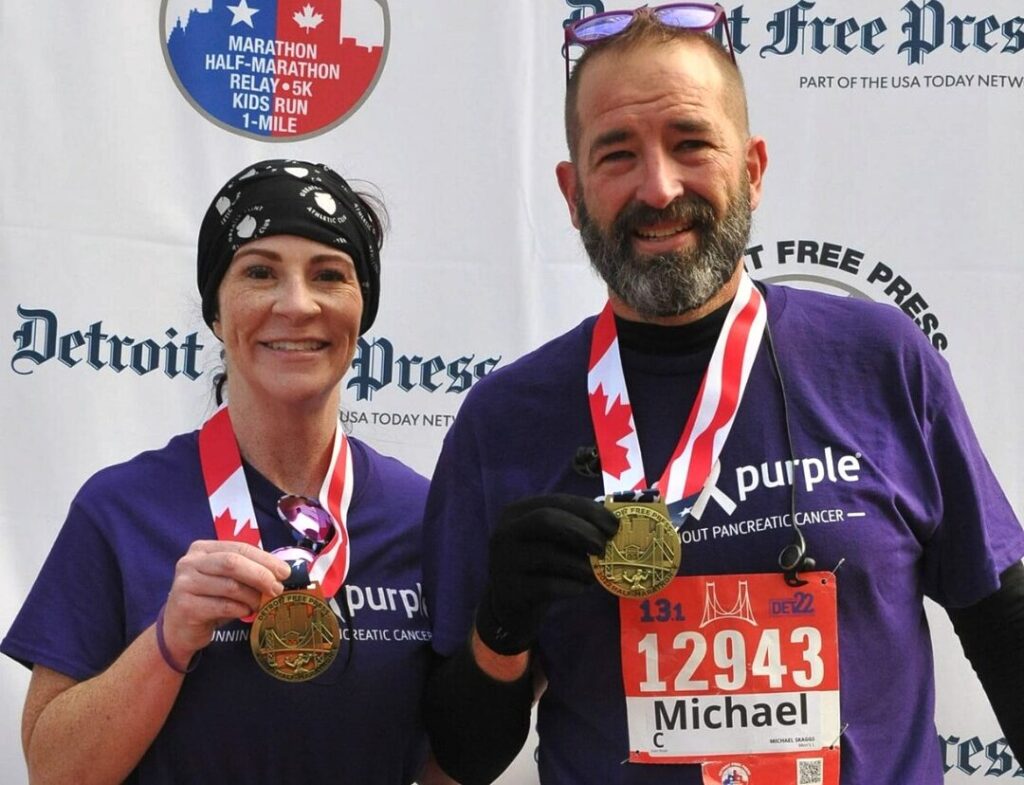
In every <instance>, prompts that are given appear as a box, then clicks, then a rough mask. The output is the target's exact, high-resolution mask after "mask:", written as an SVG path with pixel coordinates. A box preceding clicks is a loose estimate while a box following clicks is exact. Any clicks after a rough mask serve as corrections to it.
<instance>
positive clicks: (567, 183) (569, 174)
mask: <svg viewBox="0 0 1024 785" xmlns="http://www.w3.org/2000/svg"><path fill="white" fill-rule="evenodd" d="M555 178H556V179H557V180H558V189H559V190H560V191H561V192H562V196H563V197H564V198H565V203H566V205H568V207H569V217H570V218H571V219H572V225H573V226H575V227H576V228H577V229H579V228H580V221H579V215H577V213H578V210H577V209H576V198H577V194H578V193H579V179H578V178H577V176H576V165H575V164H573V163H572V162H571V161H560V162H559V163H558V165H557V166H556V167H555Z"/></svg>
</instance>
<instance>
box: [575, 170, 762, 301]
mask: <svg viewBox="0 0 1024 785" xmlns="http://www.w3.org/2000/svg"><path fill="white" fill-rule="evenodd" d="M576 209H577V213H578V216H579V221H580V237H581V238H582V239H583V245H584V247H585V248H586V249H587V253H588V254H589V255H590V263H591V265H592V266H593V268H594V269H595V270H597V272H598V274H599V275H600V276H601V277H602V278H603V279H604V281H605V283H606V284H608V287H609V288H610V289H611V290H612V292H614V293H615V295H616V296H617V297H618V298H619V299H620V300H622V302H624V303H625V304H626V305H628V306H629V307H630V308H632V309H633V310H634V311H636V313H637V314H639V315H640V316H641V317H643V318H644V319H653V318H656V317H666V316H678V315H680V314H683V313H686V312H687V311H692V310H693V309H694V308H699V307H700V306H702V305H704V303H706V302H707V301H708V300H710V299H711V298H712V297H713V296H714V295H715V294H716V293H717V292H718V291H719V290H720V289H721V288H722V287H723V286H724V285H725V283H726V282H727V281H728V280H729V279H730V278H731V277H732V274H733V272H734V271H735V270H736V262H737V261H738V260H739V259H740V258H741V257H742V256H743V254H744V253H745V252H746V248H747V242H748V240H749V239H750V220H751V216H750V192H749V187H748V180H747V178H746V177H743V178H742V181H741V182H740V187H739V189H738V190H737V192H736V194H735V195H734V196H733V197H732V198H731V199H730V201H729V205H728V208H727V210H726V213H725V215H724V216H722V218H721V220H719V219H717V218H716V217H715V211H714V209H713V208H712V207H711V205H710V204H709V203H708V202H707V201H706V200H705V199H703V198H701V197H700V196H697V195H696V194H684V195H683V196H681V197H679V198H678V199H676V200H675V201H673V202H672V203H671V204H670V205H668V206H667V207H665V208H664V209H657V208H654V207H651V206H649V205H646V204H643V203H641V202H631V203H630V204H628V205H626V207H624V208H623V210H622V211H621V212H620V213H619V214H618V215H617V216H616V218H615V221H614V222H613V223H612V226H611V229H610V230H609V231H608V232H607V233H606V232H604V231H602V229H601V228H600V227H599V226H598V225H597V224H596V222H595V221H594V220H593V218H591V216H590V214H589V213H588V212H587V209H586V206H585V205H584V204H583V198H582V195H580V196H578V197H577V200H576ZM677 223H685V224H688V225H689V226H690V227H691V230H692V231H693V232H694V233H695V234H696V236H697V245H696V246H695V247H694V248H690V249H683V250H678V251H671V252H669V253H664V254H653V255H648V254H640V253H637V252H636V251H635V250H634V247H633V243H634V241H635V235H634V232H635V231H636V230H637V229H642V228H643V227H646V226H653V225H657V224H660V225H662V226H664V225H665V224H677Z"/></svg>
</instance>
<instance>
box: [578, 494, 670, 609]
mask: <svg viewBox="0 0 1024 785" xmlns="http://www.w3.org/2000/svg"><path fill="white" fill-rule="evenodd" d="M604 506H605V507H606V508H607V509H608V510H610V511H611V513H612V514H613V515H614V516H615V517H616V518H618V519H619V530H618V531H617V532H616V533H615V536H614V537H612V538H611V539H610V540H608V545H607V547H606V548H605V552H604V556H601V557H597V556H591V557H590V565H591V567H593V569H594V575H595V576H597V581H598V583H600V584H601V585H602V586H604V587H605V588H606V589H607V590H608V591H610V592H611V593H612V594H615V595H617V596H619V597H625V598H629V599H636V598H642V597H650V596H651V595H652V594H657V593H658V592H659V591H661V590H662V589H664V588H665V587H666V586H668V584H669V582H670V581H671V580H672V579H673V578H674V577H676V572H677V571H678V569H679V563H680V560H681V558H682V550H681V548H680V545H679V534H678V533H677V532H676V530H675V529H674V528H673V526H672V522H671V520H670V519H669V515H668V508H667V507H666V506H665V503H664V502H662V501H657V502H635V501H626V502H616V501H612V499H611V497H606V498H605V503H604Z"/></svg>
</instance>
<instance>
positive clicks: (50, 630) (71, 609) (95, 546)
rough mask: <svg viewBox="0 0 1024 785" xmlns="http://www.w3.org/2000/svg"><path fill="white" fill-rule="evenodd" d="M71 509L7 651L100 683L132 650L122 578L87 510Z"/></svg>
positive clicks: (79, 501)
mask: <svg viewBox="0 0 1024 785" xmlns="http://www.w3.org/2000/svg"><path fill="white" fill-rule="evenodd" d="M88 489H89V486H88V485H87V486H86V487H85V488H83V489H82V491H81V492H79V495H78V497H77V498H76V499H75V501H74V502H72V504H71V509H70V510H69V511H68V517H67V520H66V521H65V522H64V526H63V527H62V529H61V531H60V533H59V534H58V536H57V540H56V541H55V542H54V545H53V548H52V549H51V551H50V553H49V555H48V556H47V557H46V561H45V562H44V564H43V567H42V570H40V572H39V575H38V577H37V578H36V581H35V584H34V585H33V586H32V590H31V591H30V592H29V595H28V598H27V599H26V600H25V604H24V605H23V606H22V608H21V610H20V611H19V613H18V616H17V617H16V618H15V620H14V624H13V625H12V627H11V629H10V631H9V632H8V633H7V636H6V638H5V639H4V641H3V644H2V646H0V650H2V651H3V653H4V654H7V655H8V656H10V657H13V658H14V659H16V660H18V661H20V662H22V663H24V664H28V663H37V664H39V665H44V666H46V667H47V668H52V669H53V670H55V671H59V672H60V673H64V674H66V675H68V676H71V677H72V678H74V679H78V680H80V681H81V680H84V679H88V678H91V677H92V676H95V675H96V674H97V673H99V672H100V671H102V670H103V669H104V668H106V667H107V666H109V665H110V663H111V662H113V661H114V660H115V659H116V658H117V657H118V656H119V655H120V654H121V652H122V651H123V650H124V649H125V647H126V646H127V641H126V639H125V631H124V629H125V624H124V610H123V609H124V594H123V586H122V581H121V571H120V568H119V566H118V563H117V559H116V557H115V554H114V552H113V550H112V549H111V547H110V543H109V542H108V541H107V539H106V538H105V537H104V536H103V534H102V533H101V531H100V530H99V528H98V527H97V525H96V522H95V521H94V520H93V518H92V517H91V515H90V513H89V512H88V510H87V507H88V504H87V502H85V501H84V498H85V497H86V496H87V494H88Z"/></svg>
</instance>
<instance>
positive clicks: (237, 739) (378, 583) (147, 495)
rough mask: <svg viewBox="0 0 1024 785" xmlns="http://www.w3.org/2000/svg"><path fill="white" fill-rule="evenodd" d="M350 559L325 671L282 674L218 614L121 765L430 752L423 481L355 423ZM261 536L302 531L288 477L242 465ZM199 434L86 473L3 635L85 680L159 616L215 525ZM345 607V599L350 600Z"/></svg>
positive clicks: (396, 777) (328, 759)
mask: <svg viewBox="0 0 1024 785" xmlns="http://www.w3.org/2000/svg"><path fill="white" fill-rule="evenodd" d="M349 441H350V444H351V445H352V458H353V472H354V476H355V492H354V494H353V497H352V503H351V507H350V510H349V519H348V532H349V536H350V538H351V551H350V564H351V566H350V570H349V573H348V578H347V579H346V581H345V585H344V586H342V587H341V589H339V591H338V593H337V594H336V595H335V598H334V599H335V601H336V603H337V604H338V605H339V606H341V609H342V611H343V615H347V616H348V617H349V619H350V621H349V622H348V623H346V622H344V621H342V622H341V625H340V626H341V628H342V638H343V640H342V647H341V650H340V652H339V654H338V656H337V657H336V658H335V660H334V663H333V664H332V665H331V667H330V668H329V669H328V671H327V672H325V673H324V674H323V675H321V676H319V677H317V678H316V679H313V680H311V681H309V682H305V683H286V682H282V681H279V680H277V679H275V678H273V677H271V676H269V675H267V674H266V673H264V672H263V671H262V670H261V669H260V667H259V666H258V665H257V664H256V662H255V660H254V659H253V655H252V652H251V649H250V646H249V625H248V624H243V623H242V622H241V621H235V622H232V623H230V624H228V625H226V626H225V627H223V628H221V629H219V630H217V632H216V633H215V636H214V640H213V642H212V643H211V644H210V645H209V646H207V647H206V649H204V650H203V654H202V658H201V660H200V662H199V665H198V667H197V668H196V670H195V671H193V672H192V673H190V674H189V675H188V676H187V677H185V681H184V685H183V686H182V689H181V693H180V694H179V696H178V699H177V701H176V702H175V704H174V707H173V708H172V710H171V713H170V716H169V717H168V718H167V722H166V723H165V724H164V726H163V728H162V730H161V731H160V734H159V735H158V736H157V738H156V740H155V741H154V742H153V744H152V746H151V747H150V749H149V750H148V752H147V753H146V754H145V756H144V757H143V758H142V760H141V762H140V763H139V765H138V767H137V769H136V770H135V771H134V772H133V773H132V775H131V776H130V777H129V778H128V780H127V782H129V783H138V784H139V785H157V784H158V783H159V784H160V785H164V784H165V783H166V784H167V785H170V784H171V783H182V782H188V783H211V785H212V784H213V783H217V785H223V783H229V782H230V783H246V785H256V784H257V783H261V784H262V783H266V785H278V783H282V782H303V783H317V782H359V783H381V785H384V784H385V783H386V784H387V785H398V784H399V783H409V782H411V781H412V780H413V777H414V776H415V775H416V772H417V771H418V768H419V766H420V764H421V763H422V761H423V759H424V757H425V754H426V741H425V736H424V731H423V727H422V721H421V718H420V693H421V689H422V685H423V679H424V675H425V673H426V667H427V661H428V658H429V656H430V652H429V648H430V630H429V621H428V619H427V617H426V611H425V606H424V604H423V602H422V599H421V597H422V593H421V589H420V581H421V577H420V553H419V551H420V521H421V518H422V510H423V502H424V497H425V495H426V491H427V481H426V480H425V479H424V478H423V477H421V476H419V475H418V474H416V473H415V472H413V471H412V470H411V469H409V468H408V467H406V466H404V465H403V464H401V463H399V462H398V461H396V460H394V459H392V458H386V457H384V456H381V455H380V454H378V453H377V452H375V451H374V450H372V449H371V448H370V447H368V446H367V445H365V444H363V443H362V442H359V441H358V440H356V439H350V440H349ZM246 474H247V478H248V481H249V486H250V491H251V494H252V497H253V505H254V507H255V510H256V517H257V519H258V522H259V526H260V533H261V535H262V539H263V545H264V547H265V548H266V549H267V550H272V549H273V548H275V547H278V546H282V545H286V544H288V545H290V544H293V542H292V541H291V536H290V534H289V532H288V529H287V528H286V526H285V524H284V523H283V522H282V521H281V520H280V519H279V518H278V516H277V513H276V512H275V510H276V503H277V500H278V498H279V497H280V496H281V494H282V492H281V491H280V490H278V489H277V488H275V487H274V486H273V485H272V484H271V483H270V482H269V481H268V480H267V479H266V478H264V477H262V476H260V475H259V474H258V473H256V472H255V471H253V470H251V469H250V468H249V467H247V469H246ZM215 538H216V534H215V533H214V529H213V522H212V520H211V517H210V508H209V505H208V502H207V498H206V494H205V491H204V485H203V479H202V475H201V473H200V466H199V456H198V449H197V434H196V433H190V434H185V435H181V436H177V437H175V438H173V439H172V440H171V441H170V443H169V444H168V445H167V446H166V447H164V448H163V449H160V450H155V451H152V452H146V453H143V454H141V455H139V456H137V457H135V458H133V459H132V460H130V461H128V462H127V463H124V464H120V465H118V466H113V467H110V468H108V469H104V470H103V471H101V472H99V473H98V474H96V475H95V476H94V477H92V478H91V479H90V480H89V481H88V482H87V483H86V484H85V485H84V486H83V488H82V490H81V491H80V492H79V494H78V496H77V497H76V498H75V500H74V502H73V503H72V505H71V510H70V512H69V513H68V518H67V521H66V522H65V524H64V527H63V529H62V530H61V532H60V535H59V536H58V538H57V541H56V542H55V544H54V546H53V550H52V551H51V552H50V555H49V556H48V558H47V560H46V563H45V564H44V566H43V569H42V571H41V572H40V574H39V577H38V579H37V580H36V583H35V585H34V586H33V588H32V591H31V593H30V594H29V596H28V599H27V600H26V601H25V605H24V606H23V608H22V610H21V612H20V613H19V615H18V617H17V619H16V620H15V622H14V625H13V627H12V628H11V630H10V632H9V633H8V635H7V637H6V638H5V639H4V641H3V644H2V646H0V650H2V651H3V653H4V654H7V655H9V656H11V657H14V658H15V659H18V660H20V661H22V662H26V663H39V664H41V665H45V666H46V667H48V668H52V669H54V670H56V671H60V672H61V673H65V674H68V675H69V676H72V677H74V678H76V679H79V680H84V679H88V678H90V677H91V676H94V675H96V674H97V673H99V672H100V671H102V670H103V669H104V668H106V667H107V666H108V665H109V664H110V663H111V662H112V661H113V660H114V659H116V658H117V657H118V655H119V654H120V653H121V652H122V651H123V650H124V649H125V647H126V646H127V645H128V644H129V643H130V642H131V641H132V640H133V639H134V638H135V637H136V636H137V635H138V634H139V633H140V632H142V631H143V630H144V629H145V628H146V627H148V626H149V625H150V624H152V623H153V620H154V619H155V617H156V614H157V611H158V610H159V609H160V606H161V604H162V603H163V602H164V600H165V599H166V597H167V592H168V590H169V588H170V584H171V579H172V577H173V573H174V565H175V563H176V562H177V560H178V559H179V558H180V557H181V556H182V555H183V554H184V553H185V551H186V550H188V547H189V545H190V544H191V543H192V542H193V541H194V540H198V539H215ZM345 611H347V613H344V612H345Z"/></svg>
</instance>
